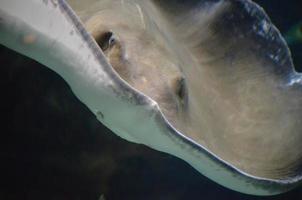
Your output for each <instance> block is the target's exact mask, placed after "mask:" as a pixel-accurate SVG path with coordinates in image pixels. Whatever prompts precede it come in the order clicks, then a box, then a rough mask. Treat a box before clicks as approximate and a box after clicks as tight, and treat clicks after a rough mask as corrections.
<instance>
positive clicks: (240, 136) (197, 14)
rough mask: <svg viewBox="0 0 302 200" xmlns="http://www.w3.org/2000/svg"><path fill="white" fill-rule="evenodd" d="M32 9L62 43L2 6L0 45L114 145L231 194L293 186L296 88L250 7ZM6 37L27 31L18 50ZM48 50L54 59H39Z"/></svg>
mask: <svg viewBox="0 0 302 200" xmlns="http://www.w3.org/2000/svg"><path fill="white" fill-rule="evenodd" d="M31 2H34V3H35V5H37V6H41V7H42V6H44V7H43V9H46V10H51V11H54V13H55V14H56V16H57V17H58V18H62V21H63V22H64V23H66V25H62V27H63V28H64V27H68V28H66V30H65V29H64V30H63V31H62V34H63V33H64V31H66V32H68V34H69V35H70V36H67V35H68V34H66V35H65V37H63V36H62V37H59V36H58V37H55V38H53V37H52V35H51V33H52V32H51V31H50V32H49V33H48V32H46V31H45V30H47V28H48V27H47V26H46V29H43V30H42V31H41V30H38V31H37V29H39V26H34V25H35V24H34V22H32V20H31V18H30V17H29V18H26V19H27V21H26V23H23V21H22V16H23V17H24V16H28V15H31V13H30V12H26V9H24V10H25V11H22V12H20V10H18V9H15V7H14V5H13V4H11V5H9V6H5V5H4V3H7V1H5V2H4V3H3V6H4V8H8V9H11V10H10V11H16V12H15V13H17V14H16V17H12V16H10V14H8V13H11V12H8V11H7V10H8V9H7V10H5V9H4V10H2V9H1V12H0V14H1V17H2V18H3V19H4V20H2V21H4V23H2V24H1V31H0V33H1V35H2V36H3V38H6V39H7V40H4V39H2V40H1V41H0V42H1V43H2V44H4V45H5V46H8V47H9V48H12V49H14V50H16V51H18V52H20V53H23V54H25V55H27V56H29V57H31V58H33V59H36V60H37V61H39V62H41V63H42V64H44V65H46V66H48V67H50V68H51V69H53V70H55V71H56V72H58V73H59V74H60V75H61V76H62V77H63V78H64V79H65V80H66V81H67V82H68V83H69V85H70V86H71V88H72V90H73V91H74V93H75V94H76V95H77V97H78V98H79V99H80V100H81V101H82V102H83V103H84V104H85V105H87V107H88V108H89V109H90V110H91V111H92V112H93V113H94V114H95V115H96V117H97V118H98V119H99V120H100V121H101V122H102V123H104V124H105V125H106V126H107V127H109V128H110V129H111V130H113V132H115V133H116V134H117V135H119V136H121V137H123V138H124V139H127V140H129V141H132V142H136V143H142V144H145V145H147V146H149V147H151V148H154V149H157V150H159V151H163V152H167V153H170V154H172V155H175V156H177V157H179V158H181V159H183V160H185V161H186V162H188V163H189V164H190V165H192V166H193V167H194V168H195V169H197V170H198V171H199V172H200V173H202V174H204V175H205V176H207V177H209V178H210V179H212V180H214V181H216V182H217V183H220V184H222V185H224V186H226V187H228V188H231V189H233V190H236V191H239V192H244V193H249V194H255V195H272V194H277V193H281V192H284V191H287V190H289V189H291V188H293V187H295V186H296V185H297V184H299V182H300V180H301V157H302V154H301V148H299V147H300V142H301V141H302V134H301V124H302V123H301V119H302V118H301V113H302V112H301V101H302V98H301V97H302V95H301V80H302V79H301V75H300V74H298V73H296V72H295V71H294V68H293V64H292V60H291V56H290V52H289V50H288V48H287V46H286V44H285V42H284V40H283V39H282V37H281V35H280V33H279V32H278V30H277V29H276V28H275V27H274V25H273V24H272V23H271V21H270V20H269V18H268V17H267V16H266V14H265V13H264V11H263V10H262V9H261V8H260V7H259V6H257V5H256V4H254V3H253V2H251V1H249V0H223V1H216V0H211V1H210V0H196V1H178V0H165V1H164V0H153V1H148V0H143V1H135V0H133V1H130V0H129V1H127V0H124V1H119V0H115V1H107V0H103V1H94V0H90V1H85V2H84V1H79V0H70V1H68V2H69V4H70V6H69V5H68V4H67V3H66V2H65V1H63V0H59V1H43V2H44V5H42V4H41V5H40V3H36V2H35V1H34V0H32V1H30V3H31ZM7 4H8V3H7ZM6 11H7V12H8V13H6ZM18 11H19V12H18ZM23 14H24V15H23ZM41 15H43V14H41ZM51 16H52V15H51V14H50V15H49V16H48V18H47V17H46V21H47V20H49V22H52V19H51V18H50V17H51ZM78 17H79V18H80V19H81V21H82V22H83V24H82V22H81V21H79V18H78ZM14 20H15V21H17V22H18V23H14ZM33 21H34V20H33ZM47 22H48V21H47ZM63 22H61V21H57V22H56V23H57V24H59V25H60V24H62V23H63ZM31 23H33V24H31ZM35 23H38V25H43V23H44V22H40V21H35ZM39 23H41V24H39ZM12 24H13V25H12ZM16 24H17V25H16ZM50 24H51V23H50ZM59 25H58V26H59ZM10 26H14V27H16V26H17V27H19V26H20V27H21V28H20V29H19V30H20V31H21V32H22V31H24V30H27V34H25V36H24V37H23V40H22V42H23V43H22V45H20V44H19V43H18V40H15V39H14V38H13V37H11V35H12V36H15V35H17V34H19V32H18V33H17V31H15V32H14V30H13V29H12V30H11V29H9V28H10ZM28 27H30V28H29V29H27V28H28ZM32 27H34V28H32ZM69 28H70V30H69ZM49 29H51V26H49ZM51 30H52V29H51ZM43 31H44V32H43ZM28 32H29V34H28ZM31 32H33V34H30V33H31ZM35 34H37V35H38V36H40V35H42V36H43V37H42V36H41V37H38V39H40V38H42V39H41V40H40V41H35V39H36V37H35V36H36V35H35ZM71 37H74V38H75V39H74V42H79V43H80V44H81V45H79V46H80V48H79V47H77V48H78V49H75V47H74V46H72V44H73V40H72V39H71ZM11 38H13V39H11ZM17 38H18V37H17ZM53 41H54V42H53ZM24 43H25V45H24ZM26 44H30V45H31V46H30V48H29V47H28V46H26ZM49 44H51V45H49ZM69 45H70V46H69ZM49 46H51V47H52V49H51V50H58V53H53V52H51V53H48V54H47V53H44V54H42V55H41V54H39V52H38V50H41V49H42V50H45V49H47V48H49ZM36 47H38V48H36ZM46 47H47V48H46ZM28 49H29V50H30V51H28ZM84 55H85V56H84ZM86 55H87V57H86ZM73 59H74V60H73Z"/></svg>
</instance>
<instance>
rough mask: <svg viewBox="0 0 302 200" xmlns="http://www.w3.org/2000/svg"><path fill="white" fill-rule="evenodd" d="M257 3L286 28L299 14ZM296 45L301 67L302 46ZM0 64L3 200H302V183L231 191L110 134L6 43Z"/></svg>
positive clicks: (59, 83)
mask: <svg viewBox="0 0 302 200" xmlns="http://www.w3.org/2000/svg"><path fill="white" fill-rule="evenodd" d="M257 2H258V3H259V4H261V5H262V6H264V8H265V10H266V11H267V12H268V14H269V16H270V17H271V19H272V21H273V22H274V23H275V24H276V26H277V27H278V28H279V29H280V30H281V32H282V33H285V32H286V31H287V30H288V29H289V28H290V27H291V26H293V25H294V24H296V23H298V22H299V21H301V20H302V6H301V2H299V0H296V1H294V0H291V1H290V0H288V1H284V0H283V1H282V0H279V1H277V0H258V1H257ZM291 48H292V51H293V58H294V62H295V64H296V66H300V67H302V61H301V58H302V55H301V53H302V49H301V44H300V45H295V46H291ZM0 63H1V68H0V72H1V82H0V83H1V84H0V89H1V90H0V91H1V93H2V97H1V98H0V111H1V115H2V119H1V140H0V159H1V163H0V200H15V199H16V200H17V199H18V200H38V199H41V200H42V199H43V200H97V199H98V198H99V197H100V195H101V194H104V196H105V198H106V200H125V199H133V200H135V199H146V200H154V199H159V200H166V199H167V200H170V199H171V200H172V199H173V200H183V199H202V200H212V199H220V200H244V199H249V200H256V199H257V200H260V199H261V200H301V199H302V186H301V187H300V188H297V189H295V190H293V191H290V192H288V193H285V194H281V195H277V196H273V197H254V196H250V195H244V194H240V193H237V192H234V191H231V190H229V189H226V188H224V187H222V186H220V185H218V184H216V183H214V182H212V181H210V180H209V179H207V178H205V177H203V176H202V175H200V174H199V173H198V172H197V171H195V170H194V169H193V168H192V167H190V166H189V165H188V164H186V163H184V162H183V161H181V160H179V159H176V158H174V157H173V156H170V155H167V154H163V153H159V152H157V151H154V150H151V149H149V148H147V147H144V146H142V145H136V144H131V143H128V142H126V141H124V140H122V139H120V138H119V137H117V136H116V135H114V134H112V133H111V132H110V131H109V130H108V129H106V128H105V127H103V126H102V125H101V124H100V123H99V122H98V121H96V120H95V117H94V116H93V115H92V114H91V113H90V112H89V111H88V109H87V108H85V106H83V104H81V103H80V102H79V101H78V100H77V99H76V98H75V97H74V95H73V94H72V92H71V91H70V90H69V87H68V86H67V85H66V83H65V82H64V81H63V79H61V78H60V77H59V76H57V75H56V74H55V73H54V72H52V71H50V70H48V69H47V68H46V67H41V66H40V65H39V64H38V63H36V62H34V61H32V60H30V59H26V58H24V57H22V56H20V55H18V54H16V53H13V52H11V51H9V50H8V49H5V48H3V47H1V48H0ZM301 69H302V68H299V70H300V71H301ZM301 146H302V145H301Z"/></svg>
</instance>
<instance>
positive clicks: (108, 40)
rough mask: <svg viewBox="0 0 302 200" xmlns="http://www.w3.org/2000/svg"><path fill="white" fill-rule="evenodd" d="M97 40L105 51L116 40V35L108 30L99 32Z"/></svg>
mask: <svg viewBox="0 0 302 200" xmlns="http://www.w3.org/2000/svg"><path fill="white" fill-rule="evenodd" d="M95 40H96V42H97V43H98V45H99V46H100V47H101V49H102V50H103V51H106V50H107V49H110V48H111V47H112V46H113V45H114V44H115V42H116V39H115V36H114V34H113V32H112V31H107V32H104V33H101V34H99V35H98V36H97V37H96V38H95Z"/></svg>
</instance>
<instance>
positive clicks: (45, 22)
mask: <svg viewBox="0 0 302 200" xmlns="http://www.w3.org/2000/svg"><path fill="white" fill-rule="evenodd" d="M0 5H1V6H0V19H1V20H0V43H1V44H2V45H4V46H6V47H8V48H11V49H13V50H15V51H17V52H19V53H21V54H23V55H26V56H28V57H30V58H32V59H34V60H36V61H38V62H40V63H42V64H44V65H45V66H47V67H49V68H51V69H52V70H54V71H56V72H57V73H58V74H59V75H61V76H62V77H63V78H64V79H65V80H66V81H67V83H68V84H69V85H70V87H71V89H72V90H73V92H74V93H75V94H76V96H77V97H78V98H79V99H80V100H81V101H82V102H83V103H84V104H85V105H86V106H87V107H89V109H90V110H91V111H92V112H93V113H94V114H95V115H96V116H97V117H98V119H99V120H100V121H102V122H103V123H104V124H105V125H107V126H108V127H111V130H113V131H114V132H115V133H117V134H118V135H120V136H121V137H123V138H125V139H127V140H131V141H136V142H140V141H139V140H137V139H135V138H133V137H131V135H130V134H128V133H127V132H128V131H129V132H131V131H132V130H130V129H133V124H135V123H136V122H139V124H140V125H141V127H140V126H138V127H136V128H137V130H138V131H139V130H140V129H142V128H145V126H146V127H147V126H151V127H152V124H153V123H154V121H152V120H150V121H146V120H142V119H146V118H150V117H152V116H153V115H152V111H151V112H150V109H151V108H152V109H151V110H153V109H154V110H156V111H157V112H158V108H157V105H156V103H155V102H153V101H152V100H151V99H149V98H148V97H146V96H144V95H142V94H141V93H139V92H137V91H135V90H134V89H133V88H131V87H129V85H128V84H127V83H126V82H124V81H122V80H121V79H120V78H119V77H118V75H117V74H116V73H115V72H114V70H113V69H112V67H111V66H110V64H108V62H107V60H106V59H105V57H104V55H103V53H102V51H101V50H100V48H99V47H98V46H97V44H96V43H95V41H94V39H93V38H92V37H91V36H90V35H89V34H88V33H87V32H86V30H85V28H84V27H83V25H82V23H81V22H80V21H79V19H78V17H77V16H76V14H75V13H74V11H73V10H72V9H71V8H70V7H69V5H68V4H67V3H66V2H65V1H63V0H43V1H42V0H41V1H40V0H29V1H20V0H3V1H1V2H0ZM143 105H145V106H143ZM131 113H132V114H131ZM132 115H133V116H132ZM144 115H145V116H144ZM125 119H127V120H125ZM112 120H113V121H112ZM120 120H121V121H120ZM145 122H147V123H148V124H149V123H151V125H150V124H149V125H147V124H145V125H143V124H144V123H145ZM153 125H154V124H153Z"/></svg>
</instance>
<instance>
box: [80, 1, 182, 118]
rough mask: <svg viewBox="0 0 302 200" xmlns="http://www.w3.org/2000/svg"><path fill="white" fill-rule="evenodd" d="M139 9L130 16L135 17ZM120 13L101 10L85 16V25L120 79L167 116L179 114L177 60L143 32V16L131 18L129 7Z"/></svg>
mask: <svg viewBox="0 0 302 200" xmlns="http://www.w3.org/2000/svg"><path fill="white" fill-rule="evenodd" d="M138 9H139V8H138V7H137V10H133V12H134V14H132V15H135V16H137V14H138V13H137V12H139V10H138ZM119 12H127V13H122V14H121V13H119V14H117V13H116V12H112V10H111V11H109V10H103V11H102V12H99V13H97V14H96V15H94V16H92V17H90V18H88V19H87V21H86V22H85V27H86V29H87V30H88V32H90V33H91V35H92V36H93V37H94V38H95V40H96V42H97V43H98V45H99V46H100V48H101V49H102V50H103V53H104V54H105V56H106V58H107V59H108V61H109V63H110V64H111V65H112V67H113V68H114V70H115V71H116V72H117V73H118V74H119V76H121V78H122V79H124V80H125V81H127V82H128V83H129V84H130V85H131V86H133V87H134V88H136V89H137V90H139V91H141V92H143V93H144V94H146V95H148V96H149V97H151V98H152V99H154V100H155V101H156V102H158V103H159V105H160V107H161V109H162V110H163V112H164V113H165V114H166V116H167V117H168V119H174V118H175V116H177V115H179V116H180V115H181V113H183V112H182V111H183V110H184V109H185V106H186V98H187V91H186V90H187V89H186V85H185V78H184V77H183V75H182V73H181V71H180V69H179V67H178V66H177V64H178V63H176V62H175V59H172V58H173V57H172V55H171V53H170V52H169V50H168V49H167V48H166V47H165V46H164V45H163V43H161V42H160V41H159V40H160V39H159V38H155V37H153V36H152V35H151V34H149V33H148V32H147V31H146V28H145V24H144V21H143V19H138V18H137V17H136V18H135V17H133V18H131V17H132V16H131V13H129V10H122V11H119ZM126 14H127V15H126ZM125 15H126V16H128V17H129V18H131V19H132V21H131V22H132V23H129V21H128V20H129V19H126V20H125V18H123V16H125Z"/></svg>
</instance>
